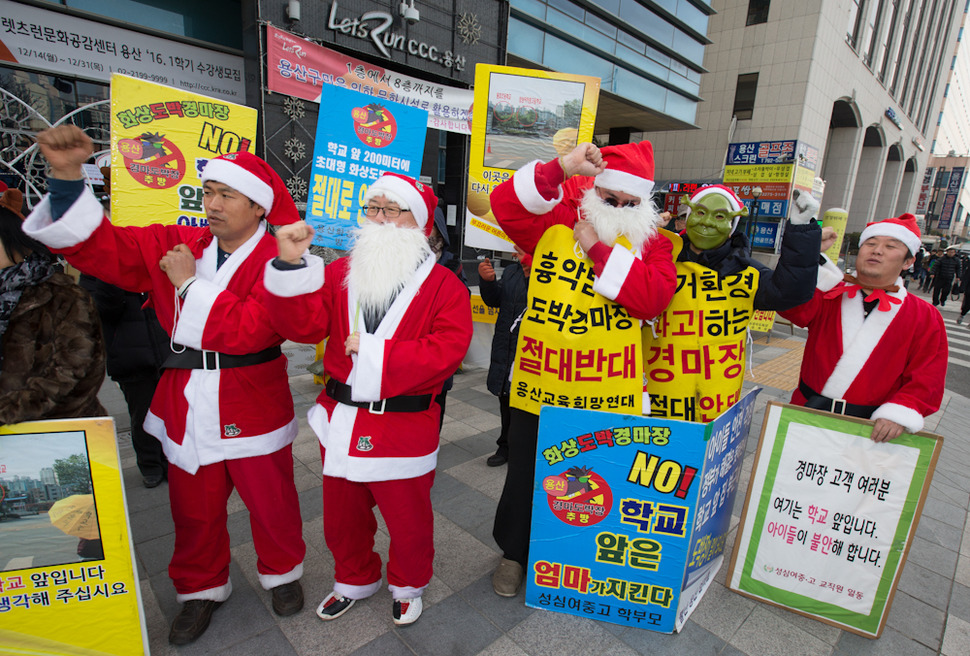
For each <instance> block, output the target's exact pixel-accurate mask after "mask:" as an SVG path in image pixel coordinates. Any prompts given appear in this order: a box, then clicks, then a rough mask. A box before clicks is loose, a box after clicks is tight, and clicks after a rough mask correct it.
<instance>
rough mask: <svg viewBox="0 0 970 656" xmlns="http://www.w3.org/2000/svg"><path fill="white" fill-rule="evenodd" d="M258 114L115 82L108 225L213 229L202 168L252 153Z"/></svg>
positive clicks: (126, 80) (130, 81)
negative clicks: (230, 156)
mask: <svg viewBox="0 0 970 656" xmlns="http://www.w3.org/2000/svg"><path fill="white" fill-rule="evenodd" d="M257 116H258V112H257V111H256V110H255V109H252V108H251V107H244V106H243V105H236V104H233V103H230V102H226V101H224V100H219V99H216V98H210V97H208V96H201V95H199V94H197V93H189V92H187V91H182V90H181V89H176V88H174V87H169V86H164V85H161V84H155V83H153V82H148V81H145V80H140V79H136V78H133V77H128V76H125V75H118V74H114V75H112V76H111V222H112V223H114V224H115V225H137V226H144V225H149V224H152V223H163V224H167V225H172V224H179V225H208V220H207V219H206V218H205V211H204V210H203V208H202V182H201V181H200V180H199V176H200V174H201V173H202V168H203V167H204V166H205V164H206V163H207V162H208V161H209V160H210V159H211V158H213V157H218V156H219V155H224V154H226V153H234V152H239V151H248V152H253V141H254V140H255V138H256V119H257Z"/></svg>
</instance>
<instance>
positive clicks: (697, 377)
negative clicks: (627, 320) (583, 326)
mask: <svg viewBox="0 0 970 656" xmlns="http://www.w3.org/2000/svg"><path fill="white" fill-rule="evenodd" d="M680 241H681V240H680V238H679V237H677V236H676V235H675V236H674V251H675V257H676V252H677V251H678V250H679V248H678V242H680ZM676 267H677V290H676V291H675V292H674V298H673V300H672V301H671V302H670V305H669V306H668V307H667V309H666V310H665V311H664V313H663V314H661V315H660V316H659V317H657V320H656V322H655V323H654V325H653V326H644V328H643V356H644V370H645V373H646V378H647V392H649V393H650V416H652V417H669V418H672V419H683V420H686V421H700V422H707V421H711V420H713V419H714V418H716V417H717V416H718V415H720V414H721V413H723V412H724V411H725V410H726V409H727V408H729V407H731V406H732V405H734V404H735V403H736V402H737V401H738V399H740V398H741V385H742V383H743V382H744V368H745V362H744V354H745V341H746V339H747V330H748V324H749V322H750V321H751V317H752V312H753V310H754V294H755V290H756V289H757V288H758V278H759V272H758V270H757V269H755V268H754V267H748V268H747V269H744V270H743V271H741V272H740V273H737V274H734V275H731V276H724V277H721V276H719V275H718V273H717V272H716V271H714V270H713V269H709V268H707V267H705V266H702V265H700V264H698V263H696V262H677V263H676Z"/></svg>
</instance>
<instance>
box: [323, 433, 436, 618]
mask: <svg viewBox="0 0 970 656" xmlns="http://www.w3.org/2000/svg"><path fill="white" fill-rule="evenodd" d="M321 450H323V449H321ZM434 474H435V473H434V471H433V470H432V471H430V472H428V473H427V474H424V475H422V476H418V477H417V478H405V479H401V480H396V481H377V482H372V483H355V482H353V481H348V480H347V479H345V478H334V477H332V476H324V477H323V535H324V537H325V538H326V540H327V547H328V548H329V549H330V551H331V552H332V553H333V558H334V561H335V562H334V564H335V567H334V581H335V586H334V589H335V590H336V591H337V592H338V593H340V594H342V595H344V596H345V597H349V598H352V599H362V598H364V597H368V596H370V595H372V594H374V592H376V591H377V589H378V587H379V584H380V581H381V557H380V556H378V555H377V553H375V552H374V534H375V533H376V532H377V520H376V519H375V517H374V511H373V508H374V506H375V505H376V506H377V508H378V509H379V510H380V511H381V516H382V517H383V518H384V521H385V523H386V524H387V532H388V533H389V534H390V536H391V546H390V550H389V552H388V562H387V582H388V584H389V585H390V587H391V592H392V593H393V594H394V597H395V598H396V599H407V598H412V597H418V596H421V593H422V591H423V590H424V588H425V586H427V585H428V583H429V582H430V581H431V573H432V561H433V560H434V514H433V513H432V511H431V486H432V484H433V483H434Z"/></svg>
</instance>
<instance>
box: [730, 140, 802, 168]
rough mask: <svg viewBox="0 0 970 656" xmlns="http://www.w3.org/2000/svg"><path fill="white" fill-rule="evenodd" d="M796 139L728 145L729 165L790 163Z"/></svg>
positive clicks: (792, 159) (793, 154) (793, 157)
mask: <svg viewBox="0 0 970 656" xmlns="http://www.w3.org/2000/svg"><path fill="white" fill-rule="evenodd" d="M796 143H798V142H796V141H751V142H741V143H732V144H729V145H728V155H727V164H728V166H740V165H742V164H758V165H762V164H790V163H791V162H792V161H794V159H795V144H796Z"/></svg>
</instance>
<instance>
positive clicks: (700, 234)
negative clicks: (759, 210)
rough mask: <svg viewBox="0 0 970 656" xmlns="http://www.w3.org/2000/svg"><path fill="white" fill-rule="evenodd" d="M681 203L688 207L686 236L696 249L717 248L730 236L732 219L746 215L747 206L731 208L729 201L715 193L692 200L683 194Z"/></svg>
mask: <svg viewBox="0 0 970 656" xmlns="http://www.w3.org/2000/svg"><path fill="white" fill-rule="evenodd" d="M681 203H683V204H684V205H687V206H688V207H690V215H688V217H687V236H688V237H689V238H690V243H691V245H692V246H693V247H694V250H696V251H706V250H710V249H712V248H717V247H718V246H720V245H721V244H723V243H724V242H725V241H727V238H728V237H730V236H731V227H732V225H733V224H734V219H735V218H737V217H739V216H747V215H748V208H746V207H742V208H741V209H740V210H738V211H734V210H732V209H731V201H729V200H728V199H727V198H725V197H724V196H722V195H720V194H717V193H710V194H707V195H705V196H704V197H703V198H701V199H700V200H698V201H696V202H694V201H692V200H691V199H690V197H689V196H684V197H683V198H682V199H681Z"/></svg>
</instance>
